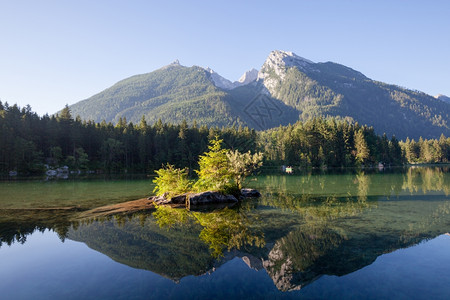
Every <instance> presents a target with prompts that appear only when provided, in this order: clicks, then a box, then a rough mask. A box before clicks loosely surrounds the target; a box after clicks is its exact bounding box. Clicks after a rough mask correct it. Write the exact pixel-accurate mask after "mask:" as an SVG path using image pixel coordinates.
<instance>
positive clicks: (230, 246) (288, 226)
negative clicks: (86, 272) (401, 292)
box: [0, 168, 450, 291]
mask: <svg viewBox="0 0 450 300" xmlns="http://www.w3.org/2000/svg"><path fill="white" fill-rule="evenodd" d="M448 171H449V170H448V169H447V168H409V169H408V170H407V171H406V172H404V173H387V174H379V173H375V174H368V173H364V172H359V173H356V174H351V175H302V176H260V177H258V178H257V181H250V182H249V184H250V185H251V186H252V187H256V188H258V189H259V190H260V191H261V192H262V194H263V196H262V197H261V198H260V199H254V200H249V201H246V202H244V203H241V204H239V205H236V206H234V207H225V208H215V209H210V210H206V211H187V210H185V209H172V208H168V207H159V208H157V210H156V211H153V212H150V213H139V214H134V215H129V216H124V215H117V216H114V217H109V218H104V219H97V220H94V219H89V220H74V218H73V214H75V212H72V211H62V212H61V211H45V210H34V211H30V210H15V211H14V212H12V211H11V210H0V225H1V226H0V238H1V239H0V247H1V246H3V245H2V244H7V245H11V244H12V243H14V242H18V243H24V242H26V237H27V235H29V234H32V233H33V232H34V231H35V230H39V231H45V230H46V229H50V230H53V231H55V232H57V233H58V236H59V237H60V239H61V240H64V239H67V238H68V239H71V240H76V241H81V242H83V243H85V244H87V245H88V246H89V247H90V248H92V249H94V250H96V251H99V252H101V253H104V254H106V255H108V256H109V257H111V258H112V259H114V260H115V261H117V262H120V263H122V264H126V265H129V266H131V267H134V268H140V269H146V270H150V271H152V272H155V273H157V274H160V275H162V276H164V277H167V278H170V279H172V280H175V281H177V280H180V279H181V278H183V277H185V276H188V275H200V274H204V273H206V272H210V271H211V270H214V269H217V268H218V267H220V266H221V265H223V264H224V263H226V262H227V261H229V260H230V259H232V258H234V257H240V258H242V259H243V260H244V261H245V262H246V263H247V264H248V265H249V266H250V267H252V268H254V269H259V270H262V269H264V270H265V271H266V272H267V273H268V274H269V276H270V277H271V278H272V280H273V282H274V284H275V285H276V287H277V288H278V289H279V290H281V291H289V290H296V289H300V288H302V287H304V286H305V285H307V284H309V283H311V282H313V281H314V280H316V279H317V278H319V277H320V276H322V275H324V274H327V275H338V276H341V275H345V274H348V273H351V272H354V271H356V270H358V269H361V268H363V267H365V266H367V265H370V264H371V263H373V262H374V261H375V259H376V258H377V257H379V256H380V255H382V254H384V253H389V252H392V251H394V250H396V249H400V248H405V247H409V246H411V245H415V244H417V243H420V242H421V241H423V240H427V239H432V238H434V237H436V236H439V235H441V234H443V233H446V232H448V231H450V216H449V214H450V199H449V197H448V196H449V186H450V182H449V180H450V176H449V172H448ZM0 251H1V248H0Z"/></svg>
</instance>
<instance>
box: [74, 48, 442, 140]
mask: <svg viewBox="0 0 450 300" xmlns="http://www.w3.org/2000/svg"><path fill="white" fill-rule="evenodd" d="M70 109H71V111H72V113H73V115H79V116H80V117H81V118H82V119H85V120H94V121H96V122H101V121H102V120H105V121H107V122H118V120H119V119H120V118H122V117H123V118H126V119H127V120H128V121H132V122H134V123H137V122H139V120H140V119H141V118H142V116H145V118H146V120H147V121H148V122H156V121H157V120H158V119H161V120H162V121H165V122H171V123H180V122H181V121H182V120H183V119H186V121H187V122H188V123H193V122H194V120H195V121H196V122H197V123H198V124H205V125H208V126H239V125H240V126H249V127H252V128H255V129H268V128H273V127H277V126H279V125H287V124H289V123H291V124H293V123H295V122H297V121H298V120H307V119H309V118H312V117H334V118H338V119H347V120H351V121H354V122H359V123H360V124H367V125H369V126H373V127H374V129H375V130H376V131H377V132H378V133H380V134H382V133H387V134H389V135H392V134H394V135H396V136H397V137H400V138H406V137H407V136H408V137H410V138H418V137H419V136H423V137H426V138H437V137H439V136H440V135H441V134H444V135H447V136H448V135H450V129H449V115H450V105H449V103H448V102H445V100H439V99H437V98H435V97H432V96H430V95H427V94H425V93H422V92H418V91H412V90H408V89H404V88H401V87H398V86H395V85H389V84H386V83H382V82H378V81H374V80H372V79H370V78H368V77H366V76H365V75H364V74H362V73H361V72H359V71H356V70H353V69H351V68H349V67H347V66H344V65H341V64H337V63H333V62H324V63H322V62H319V63H315V62H313V61H310V60H308V59H306V58H303V57H301V56H298V55H296V54H295V53H293V52H288V51H281V50H275V51H272V52H271V53H270V54H269V55H268V57H267V59H266V60H265V62H264V63H263V65H262V66H261V68H260V70H259V71H257V70H256V69H252V70H250V71H247V72H246V73H244V75H243V76H242V77H241V78H240V79H239V80H238V81H235V82H231V81H230V80H228V79H226V78H224V77H222V76H221V75H219V74H218V73H216V72H215V71H213V70H212V69H210V68H202V67H198V66H192V67H186V66H182V65H180V63H179V61H178V60H176V61H174V62H173V63H171V64H169V65H167V66H164V67H162V68H160V69H158V70H155V71H153V72H150V73H145V74H140V75H135V76H131V77H129V78H126V79H124V80H121V81H119V82H117V83H116V84H114V85H113V86H111V87H109V88H107V89H105V90H104V91H102V92H100V93H97V94H95V95H94V96H92V97H90V98H88V99H85V100H83V101H80V102H78V103H76V104H74V105H72V106H70Z"/></svg>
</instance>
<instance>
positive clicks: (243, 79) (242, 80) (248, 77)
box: [238, 68, 258, 85]
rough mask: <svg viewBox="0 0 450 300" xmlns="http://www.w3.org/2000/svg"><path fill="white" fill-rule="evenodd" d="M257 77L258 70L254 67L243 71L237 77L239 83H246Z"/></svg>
mask: <svg viewBox="0 0 450 300" xmlns="http://www.w3.org/2000/svg"><path fill="white" fill-rule="evenodd" d="M257 78H258V70H256V69H255V68H253V69H251V70H250V71H247V72H245V73H244V74H243V75H242V76H241V78H239V80H238V82H239V83H240V84H241V85H245V84H248V83H250V82H252V81H255V80H256V79H257Z"/></svg>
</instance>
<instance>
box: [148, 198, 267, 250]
mask: <svg viewBox="0 0 450 300" xmlns="http://www.w3.org/2000/svg"><path fill="white" fill-rule="evenodd" d="M247 212H248V211H247ZM247 212H246V209H240V210H239V211H238V210H234V209H229V208H227V207H226V208H223V209H221V210H215V211H212V212H196V211H188V210H186V209H176V208H171V207H167V206H157V208H156V212H154V213H153V216H154V217H155V218H156V222H157V224H158V225H159V226H160V227H166V228H172V227H173V226H175V225H178V226H182V225H183V224H185V223H187V222H188V221H189V220H194V222H195V223H197V224H200V226H201V227H202V230H201V232H200V234H199V237H200V239H201V240H202V241H204V242H205V243H206V244H208V245H209V248H210V249H211V250H212V255H213V256H214V257H220V256H223V250H224V249H227V250H228V251H230V250H231V249H241V248H242V247H245V246H256V247H264V245H265V241H264V234H263V232H262V231H261V230H260V229H258V228H256V226H252V225H253V224H254V222H255V220H256V217H249V216H248V215H247Z"/></svg>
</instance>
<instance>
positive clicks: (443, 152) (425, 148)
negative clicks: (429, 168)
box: [400, 135, 450, 163]
mask: <svg viewBox="0 0 450 300" xmlns="http://www.w3.org/2000/svg"><path fill="white" fill-rule="evenodd" d="M400 146H401V147H402V150H403V151H404V154H405V158H406V159H407V161H408V162H409V163H448V162H450V137H448V138H446V137H445V136H444V135H441V137H440V138H439V139H438V140H436V139H431V140H427V139H425V140H424V139H422V138H420V139H419V140H418V141H415V140H414V139H412V140H410V139H409V138H407V139H406V141H404V142H401V143H400Z"/></svg>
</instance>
